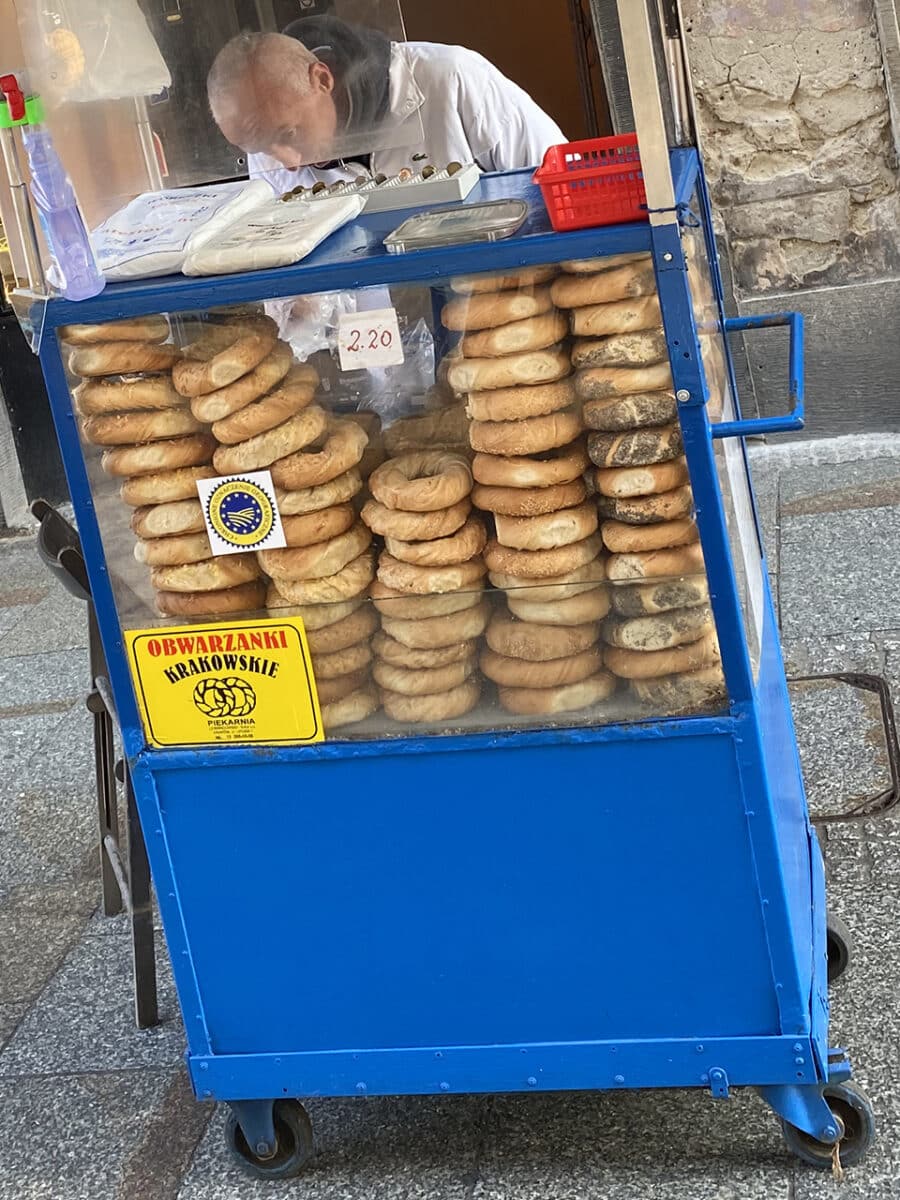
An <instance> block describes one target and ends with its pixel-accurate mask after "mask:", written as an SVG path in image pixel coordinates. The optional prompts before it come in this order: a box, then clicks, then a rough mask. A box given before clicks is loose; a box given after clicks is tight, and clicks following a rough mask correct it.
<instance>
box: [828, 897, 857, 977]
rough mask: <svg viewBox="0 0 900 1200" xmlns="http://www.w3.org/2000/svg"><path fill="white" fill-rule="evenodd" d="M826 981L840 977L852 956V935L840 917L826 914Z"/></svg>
mask: <svg viewBox="0 0 900 1200" xmlns="http://www.w3.org/2000/svg"><path fill="white" fill-rule="evenodd" d="M827 920H828V930H827V935H826V936H827V939H828V940H827V943H826V944H827V947H828V982H829V983H834V981H835V980H836V979H840V977H841V976H842V975H843V973H844V972H845V971H846V970H847V968H848V967H849V966H850V959H851V958H852V957H853V935H852V934H851V932H850V930H849V929H848V928H847V926H846V924H845V923H844V922H843V921H842V920H841V918H840V917H836V916H835V915H834V913H829V914H828V918H827Z"/></svg>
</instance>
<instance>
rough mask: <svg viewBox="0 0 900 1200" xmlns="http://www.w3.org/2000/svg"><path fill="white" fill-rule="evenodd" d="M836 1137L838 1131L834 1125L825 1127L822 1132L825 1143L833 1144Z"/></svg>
mask: <svg viewBox="0 0 900 1200" xmlns="http://www.w3.org/2000/svg"><path fill="white" fill-rule="evenodd" d="M837 1135H838V1131H837V1129H836V1128H835V1126H834V1125H826V1126H825V1128H824V1129H823V1130H822V1136H823V1138H824V1139H825V1140H826V1141H827V1142H833V1141H834V1139H835V1138H836V1137H837Z"/></svg>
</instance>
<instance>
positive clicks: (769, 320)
mask: <svg viewBox="0 0 900 1200" xmlns="http://www.w3.org/2000/svg"><path fill="white" fill-rule="evenodd" d="M619 7H620V17H621V32H622V39H623V44H624V47H625V53H626V61H627V65H628V70H629V77H630V79H631V87H632V96H633V105H634V112H635V123H636V126H637V136H638V142H639V146H640V152H641V163H640V172H642V179H643V184H644V186H645V189H646V196H647V200H646V210H647V211H646V212H644V213H643V214H642V219H640V220H636V221H631V222H628V223H620V224H614V225H605V226H603V227H594V228H576V229H573V230H572V231H570V232H558V231H556V230H554V229H552V228H551V225H550V222H549V218H548V214H547V209H546V207H545V203H544V200H543V198H542V195H541V193H540V191H539V190H538V187H537V186H536V185H535V183H534V182H533V180H532V173H531V172H530V171H529V172H513V173H510V174H502V175H487V176H483V177H482V178H481V180H480V182H479V184H478V186H477V187H476V188H475V190H474V191H472V192H471V193H470V194H469V195H468V197H467V198H466V199H465V201H463V204H464V205H472V204H475V203H479V202H484V201H492V200H497V199H516V200H522V201H524V203H525V205H526V206H527V212H528V216H527V219H526V221H525V223H524V225H523V226H522V227H521V228H520V229H519V231H518V232H517V233H516V234H515V235H514V236H512V237H510V238H508V239H505V240H500V241H497V242H493V243H490V244H488V243H484V242H481V243H476V244H462V245H448V246H443V247H438V248H431V249H422V250H413V251H410V252H407V253H401V254H389V253H388V252H387V251H386V249H385V246H384V239H385V237H386V236H387V235H388V234H389V233H390V232H391V231H392V230H393V229H394V228H395V227H396V226H397V225H398V224H399V221H400V219H401V217H399V216H398V214H397V213H396V212H386V213H377V214H370V215H363V216H361V217H360V218H358V219H357V220H355V221H353V222H351V223H349V224H346V225H345V226H344V227H343V228H342V229H340V230H339V231H338V232H336V233H334V234H333V235H332V236H331V237H330V238H328V239H327V240H326V241H325V242H324V243H323V244H322V245H321V246H320V247H319V248H318V249H317V250H316V251H315V252H314V253H313V254H311V255H310V256H309V257H307V258H305V259H303V260H302V261H301V262H299V263H298V264H296V265H294V266H288V267H282V268H279V269H274V270H260V271H250V272H245V273H243V274H238V275H226V276H213V277H201V278H186V277H183V276H167V277H164V278H161V279H149V280H138V281H135V282H130V283H127V282H126V283H117V284H112V285H110V286H108V287H107V288H106V289H105V291H103V292H102V294H100V295H99V296H97V297H96V298H94V299H91V300H87V301H83V302H80V303H77V304H73V303H70V302H67V301H64V300H62V299H58V298H56V299H51V300H50V301H49V303H48V304H47V305H46V315H45V319H44V328H43V337H42V339H41V342H40V358H41V363H42V366H43V370H44V375H45V378H46V382H47V386H48V390H49V394H50V398H51V404H52V408H53V416H54V420H55V423H56V428H57V432H58V437H59V443H60V446H61V449H62V453H63V457H64V461H65V466H66V472H67V476H68V480H69V485H70V488H71V494H72V499H73V503H74V507H75V512H76V516H77V521H78V526H79V530H80V535H81V542H82V545H83V549H84V553H85V558H86V561H87V566H88V574H89V579H90V587H91V592H92V595H93V599H94V604H95V606H96V611H97V616H98V621H99V628H100V632H101V635H102V641H103V646H104V650H105V655H106V661H107V663H108V674H109V683H110V687H111V693H112V697H113V699H114V703H115V708H116V712H117V718H118V723H119V726H120V728H121V734H122V740H123V745H124V751H125V755H126V758H127V765H128V770H129V772H130V776H131V779H132V781H133V786H134V790H135V794H136V798H137V805H138V811H139V815H140V822H141V826H142V829H143V833H144V837H145V840H146V844H147V848H148V854H149V859H150V864H151V868H152V875H153V881H154V885H155V890H156V895H157V898H158V904H159V910H160V913H161V916H162V922H163V927H164V931H165V937H166V942H167V945H168V949H169V953H170V956H171V960H172V966H173V972H174V977H175V981H176V984H177V989H178V996H179V1000H180V1004H181V1010H182V1015H183V1018H184V1025H185V1030H186V1037H187V1047H188V1049H187V1064H188V1068H189V1071H190V1077H191V1080H192V1083H193V1087H194V1089H195V1092H196V1095H197V1096H198V1098H200V1099H203V1100H209V1099H214V1100H217V1101H221V1102H224V1103H226V1104H228V1105H229V1106H230V1109H231V1116H230V1119H229V1122H228V1127H227V1138H228V1142H229V1147H230V1149H231V1151H232V1152H233V1153H234V1154H236V1155H237V1156H238V1157H239V1158H240V1159H241V1160H242V1161H243V1162H244V1163H245V1165H247V1166H248V1167H249V1168H250V1169H251V1170H253V1171H254V1172H256V1173H257V1174H259V1175H262V1176H264V1177H268V1178H275V1177H286V1176H288V1175H290V1174H293V1173H295V1172H296V1171H298V1170H299V1169H301V1168H302V1166H303V1165H304V1164H305V1163H306V1162H307V1161H308V1159H309V1157H310V1155H311V1154H312V1150H313V1134H312V1130H311V1128H310V1123H309V1120H308V1117H307V1116H306V1113H305V1110H304V1108H303V1105H302V1101H303V1099H304V1097H312V1096H315V1097H323V1096H324V1097H331V1096H333V1097H337V1096H361V1097H362V1096H375V1095H397V1094H405V1095H409V1094H421V1095H429V1094H459V1093H475V1092H482V1093H486V1092H541V1091H553V1090H570V1089H571V1090H593V1089H607V1090H622V1089H630V1088H663V1087H665V1088H672V1087H676V1088H695V1089H701V1090H704V1091H706V1092H708V1093H709V1094H710V1095H711V1096H712V1097H716V1098H722V1099H724V1098H727V1097H728V1095H729V1093H730V1092H731V1090H732V1089H734V1088H740V1087H748V1086H749V1087H754V1088H756V1089H757V1090H758V1091H759V1092H760V1094H761V1095H762V1096H763V1098H764V1099H765V1100H766V1102H767V1103H768V1104H769V1105H770V1106H771V1108H772V1109H773V1110H774V1112H775V1113H776V1114H777V1116H778V1117H779V1118H780V1119H781V1121H782V1125H783V1130H784V1134H785V1137H786V1138H787V1141H788V1144H789V1145H790V1147H791V1148H792V1149H793V1150H794V1151H795V1152H797V1153H798V1154H799V1155H800V1156H801V1157H802V1158H804V1159H805V1160H806V1161H808V1162H811V1163H813V1164H817V1165H821V1166H825V1167H830V1166H831V1164H832V1161H833V1159H834V1157H835V1155H836V1154H837V1153H838V1152H839V1154H840V1157H841V1159H842V1160H843V1162H844V1163H845V1164H848V1163H852V1162H855V1161H858V1160H859V1159H860V1158H861V1157H862V1155H863V1154H864V1152H865V1149H866V1147H867V1145H868V1143H869V1141H870V1139H871V1137H872V1131H873V1121H872V1111H871V1106H870V1104H869V1102H868V1101H867V1100H866V1098H865V1097H864V1096H863V1094H862V1093H861V1092H860V1091H859V1090H858V1089H857V1088H856V1087H855V1086H854V1085H853V1084H852V1083H851V1082H850V1064H849V1061H848V1057H847V1055H846V1054H845V1052H844V1051H842V1050H835V1049H833V1048H832V1046H831V1044H830V1042H829V1036H828V992H827V988H828V949H829V945H828V935H827V917H826V896H825V881H824V873H823V864H822V856H821V852H820V849H819V845H818V842H817V840H816V835H815V832H814V830H813V828H812V825H811V823H810V819H809V814H808V811H807V805H806V800H805V797H804V790H803V781H802V777H801V771H800V764H799V760H798V754H797V746H796V741H795V737H794V731H793V726H792V719H791V710H790V705H789V700H788V693H787V687H786V681H785V673H784V666H783V661H782V654H781V648H780V645H779V636H778V629H777V625H776V619H775V615H774V610H773V604H772V597H771V594H770V590H769V584H768V577H767V572H766V564H765V556H764V550H763V546H762V542H761V539H760V533H759V526H758V522H757V518H756V514H755V508H754V502H753V496H752V491H751V484H750V479H749V471H748V463H747V457H746V453H745V447H744V439H745V438H747V437H748V436H751V435H756V434H761V433H778V432H780V431H787V430H792V429H797V428H800V426H801V425H802V421H803V337H802V334H803V329H802V319H801V318H800V317H799V316H798V315H797V314H792V313H786V314H775V315H773V316H770V317H765V318H754V319H753V320H746V319H726V317H725V315H724V309H723V300H722V289H721V281H720V276H719V271H718V267H717V258H716V251H715V242H714V238H713V231H712V217H711V210H710V202H709V195H708V192H707V189H706V185H705V181H704V176H703V168H702V162H701V158H700V155H699V152H698V150H697V148H696V146H694V145H692V144H690V138H689V137H688V138H681V139H680V140H681V141H682V142H683V143H684V144H679V145H673V144H672V140H673V139H672V137H671V135H670V134H669V135H667V133H666V125H665V121H664V119H663V104H662V103H661V93H660V87H659V84H658V76H657V71H656V66H655V55H654V44H653V38H652V29H651V22H650V19H649V15H648V7H647V6H645V5H644V4H643V3H641V4H634V3H631V2H630V0H626V2H625V3H622V4H620V6H619ZM649 7H650V9H652V8H654V7H655V6H652V5H651V6H649ZM632 170H633V173H634V174H635V175H637V173H638V167H637V166H636V165H634V166H633V168H632ZM406 215H408V214H405V213H404V214H403V216H406ZM640 253H649V254H650V255H651V256H652V261H653V265H654V268H655V275H656V285H657V290H658V295H659V300H660V305H661V311H662V320H663V324H664V329H665V339H666V344H667V347H668V354H669V361H670V365H671V375H672V380H673V385H674V386H673V391H674V394H675V396H676V398H677V407H678V419H679V421H680V428H681V433H682V437H683V446H684V455H685V456H686V460H687V464H688V468H689V473H690V484H691V488H692V490H693V501H694V514H695V520H696V524H697V528H698V529H699V536H700V545H701V546H702V554H703V559H704V562H705V566H706V575H707V579H708V587H709V596H710V604H711V608H712V612H713V615H714V620H715V628H716V632H717V635H718V642H719V646H720V652H721V665H722V673H723V677H724V692H723V694H722V696H721V697H720V698H719V700H718V701H714V702H712V703H710V704H707V705H706V706H705V707H704V706H701V707H700V709H699V710H698V711H693V712H687V713H677V714H673V713H665V712H661V713H648V712H647V711H646V710H639V709H636V708H634V707H631V708H629V707H628V705H627V704H626V703H624V702H623V703H622V704H618V703H617V702H616V701H611V702H609V703H608V704H606V705H605V706H601V707H600V708H599V709H598V710H597V711H596V712H593V713H580V714H577V715H575V716H573V717H572V718H571V719H567V717H566V716H565V715H563V716H558V717H554V718H553V719H552V720H549V719H545V720H532V721H521V720H514V719H510V718H509V717H508V716H506V715H505V714H504V713H503V712H502V711H501V710H499V709H498V708H497V706H496V704H495V703H493V702H492V701H490V699H488V700H486V701H485V702H484V704H485V706H486V707H485V708H484V709H483V711H482V714H481V716H480V717H479V718H478V719H477V720H475V719H471V720H469V721H457V722H454V721H448V722H445V723H444V724H443V725H440V726H425V727H422V728H418V727H417V726H416V725H415V724H410V725H408V726H405V727H397V726H394V727H390V726H389V725H388V724H386V723H383V722H382V723H380V724H379V723H377V722H376V723H375V724H370V725H367V726H365V727H364V728H362V731H360V730H359V729H354V728H353V727H349V728H348V729H347V730H344V729H336V730H335V731H334V732H333V734H332V733H329V731H328V729H327V728H326V729H325V731H324V736H322V731H321V729H318V730H317V731H313V732H312V733H309V732H308V733H307V734H305V735H303V736H300V735H298V734H294V735H291V734H290V733H289V734H288V735H286V736H284V737H274V736H273V737H271V738H269V739H266V738H262V739H260V740H255V741H252V742H249V743H246V744H242V743H241V741H240V740H235V739H233V738H228V737H224V736H219V737H217V738H216V739H214V740H210V742H209V744H205V745H204V744H191V745H177V744H176V745H173V744H171V743H167V742H166V739H160V738H158V737H156V736H154V732H153V728H152V722H151V724H148V710H147V704H148V701H147V698H146V697H143V696H142V694H141V687H142V683H141V679H140V676H139V674H136V673H135V670H134V663H135V660H134V643H135V640H136V638H138V637H144V638H145V640H146V639H147V638H148V637H149V638H150V640H151V642H152V640H153V637H152V634H153V631H154V630H156V632H157V635H158V636H157V638H156V641H157V644H160V639H161V638H163V637H165V635H166V631H167V629H168V628H169V627H170V626H173V625H176V626H181V625H182V624H183V622H182V621H173V620H172V618H171V617H170V618H162V619H161V618H160V617H159V615H158V614H157V613H155V612H153V611H152V609H151V607H150V602H149V601H148V600H147V599H146V596H147V593H146V590H144V591H142V587H143V584H142V583H135V582H134V580H135V579H136V575H135V568H134V564H133V563H131V561H130V549H131V547H130V542H128V536H127V526H126V525H123V524H122V522H121V521H120V520H119V518H118V517H116V516H114V515H113V514H114V510H115V505H116V503H118V501H117V498H116V496H115V495H114V494H113V493H111V492H110V491H109V487H108V486H107V485H108V481H105V480H104V477H103V474H102V471H101V468H100V466H99V463H98V455H97V453H96V451H95V450H94V448H93V447H91V446H88V445H87V444H86V443H85V441H84V440H83V438H82V437H81V435H80V430H79V417H78V414H77V410H76V407H75V405H74V404H73V400H72V377H71V374H70V373H69V371H68V368H67V365H66V362H65V360H64V347H63V345H62V342H61V340H60V338H59V337H58V336H57V334H58V331H59V330H60V329H61V328H62V327H65V326H69V325H71V324H75V323H77V324H79V325H84V324H92V323H93V324H98V325H101V324H104V323H108V322H113V321H119V320H124V319H134V318H138V317H141V316H144V315H148V314H160V313H161V314H166V315H167V316H168V317H169V318H170V320H171V322H172V325H173V328H177V327H178V324H179V323H180V322H189V321H194V320H197V321H200V322H202V321H203V320H204V319H205V318H206V316H207V314H209V313H211V312H212V313H216V312H218V311H220V310H224V309H229V310H231V311H234V310H235V309H236V308H237V307H238V306H240V309H241V311H244V309H245V307H246V306H258V305H260V304H262V303H263V302H273V301H278V300H279V299H281V298H286V297H297V296H312V295H319V294H326V293H327V294H333V293H340V292H361V291H364V290H365V289H368V288H382V289H384V288H390V289H392V294H393V292H394V291H396V290H397V289H412V290H415V291H416V292H417V293H421V295H422V296H428V295H432V294H434V293H436V292H437V293H440V292H441V291H442V289H445V288H447V286H448V285H449V282H450V281H451V280H453V279H456V278H458V277H460V276H475V275H479V274H482V273H486V272H490V273H506V274H513V273H515V272H520V271H522V270H526V269H528V268H531V267H533V266H538V265H540V266H546V265H548V264H549V265H553V264H559V263H564V262H584V261H590V260H602V259H607V258H610V257H612V256H622V255H637V254H640ZM600 266H601V267H602V263H601V264H600ZM432 307H433V310H434V311H437V312H439V311H440V302H439V303H438V304H436V305H434V306H432ZM771 326H786V327H787V330H788V332H789V335H790V354H789V358H790V362H789V373H788V384H787V389H786V390H787V393H788V399H787V407H788V409H789V413H788V415H787V416H785V417H778V418H771V419H765V420H763V419H753V418H745V417H742V415H741V413H740V409H739V407H738V402H737V399H736V390H735V386H734V376H733V371H732V369H731V365H730V364H731V358H730V354H729V350H728V335H729V334H730V333H732V332H742V333H746V334H747V336H752V330H754V329H755V328H756V327H771ZM438 332H439V331H438V330H437V329H436V328H435V330H434V333H435V340H436V341H437V339H438ZM702 337H705V338H706V339H707V341H708V342H709V343H710V344H714V346H716V347H717V348H718V354H719V361H720V362H721V363H722V364H723V366H724V372H723V375H722V376H721V377H720V378H719V380H718V383H716V382H715V372H714V370H712V369H710V366H709V358H708V356H706V355H704V354H703V353H702V352H701V338H702ZM714 394H715V400H716V402H715V404H713V403H711V397H713V395H714ZM115 511H117V510H115ZM123 531H124V532H123ZM123 544H124V545H125V550H124V551H123V550H122V546H123ZM258 619H259V620H266V619H270V618H267V617H266V616H265V614H263V617H262V618H258ZM232 626H233V628H234V629H237V630H239V629H240V627H241V623H240V622H238V621H235V622H233V623H232ZM205 627H207V628H211V626H209V625H208V623H207V625H206V626H205V625H204V623H203V622H202V621H200V622H195V623H194V628H195V629H199V630H201V631H202V630H203V628H205ZM215 627H216V629H222V628H224V627H225V626H224V625H223V619H222V618H221V617H220V618H219V619H218V621H217V623H216V624H215ZM148 631H149V632H148ZM174 636H175V635H173V637H174ZM301 641H302V639H301ZM307 649H308V648H307V646H306V643H305V641H303V644H302V645H299V644H298V647H297V651H296V656H297V661H301V660H303V661H305V658H304V655H306V653H307ZM156 711H159V709H158V708H157V710H156ZM310 711H311V714H312V717H313V720H314V723H315V718H316V714H317V713H319V716H320V715H321V714H320V712H319V710H318V709H316V707H315V705H313V706H312V709H311V710H310ZM304 742H305V743H306V744H303V743H304ZM839 949H840V947H839V946H838V947H837V950H839ZM838 1148H839V1150H838Z"/></svg>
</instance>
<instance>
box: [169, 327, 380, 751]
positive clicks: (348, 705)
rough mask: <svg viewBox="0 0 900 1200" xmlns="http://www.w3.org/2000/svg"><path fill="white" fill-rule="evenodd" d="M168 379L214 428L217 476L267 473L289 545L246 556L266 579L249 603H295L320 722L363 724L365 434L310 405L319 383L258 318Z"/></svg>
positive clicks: (208, 344)
mask: <svg viewBox="0 0 900 1200" xmlns="http://www.w3.org/2000/svg"><path fill="white" fill-rule="evenodd" d="M239 367H240V371H241V373H240V374H239V375H237V376H235V372H236V371H237V370H238V368H239ZM227 379H230V380H231V382H225V380H227ZM174 382H175V386H176V388H177V389H178V390H179V391H180V392H181V393H182V394H184V395H188V396H190V397H191V406H192V409H193V413H194V415H195V416H196V417H197V418H198V419H200V420H202V421H207V422H210V423H212V433H213V436H214V438H215V440H216V443H217V449H216V451H215V453H214V455H213V466H214V468H215V473H216V474H217V475H233V474H237V475H241V474H244V473H249V472H252V471H261V470H270V471H271V473H272V478H273V480H274V482H275V484H276V485H277V488H278V492H277V500H278V506H279V510H280V512H281V517H282V525H283V527H284V533H285V539H286V541H287V548H286V549H279V550H260V551H259V553H258V555H256V556H254V557H253V558H252V559H251V561H252V563H253V568H254V570H255V571H256V572H257V574H259V567H260V566H261V567H262V569H263V570H264V571H265V573H266V574H267V575H268V576H269V577H270V578H271V580H272V581H273V582H272V584H271V586H270V588H269V594H268V597H267V598H265V596H264V597H263V598H261V600H260V603H259V605H258V606H259V607H261V606H262V603H263V599H265V602H266V603H267V604H268V606H269V607H270V608H277V607H287V606H294V605H296V606H301V613H302V616H303V618H304V621H305V624H306V629H307V631H308V634H309V645H310V651H311V652H312V656H313V667H314V670H315V673H316V679H317V682H318V685H319V698H320V700H321V703H322V718H323V722H324V723H325V725H326V727H328V728H334V727H336V726H339V725H343V724H348V723H349V722H351V721H358V720H362V719H363V718H364V717H366V716H368V715H369V714H370V713H372V712H373V711H374V710H375V708H376V707H377V703H376V698H375V695H374V693H373V691H372V689H371V687H370V686H369V684H370V672H369V663H370V660H371V652H370V650H369V647H368V643H369V640H370V638H371V635H372V633H373V631H374V627H375V624H376V621H375V618H374V615H373V614H372V613H371V612H370V611H369V609H368V608H367V607H365V606H364V600H365V592H366V589H367V587H368V585H369V583H370V582H371V580H372V576H373V566H372V554H371V551H370V549H369V547H370V544H371V540H372V539H371V535H370V534H369V531H368V530H367V529H366V527H365V526H364V525H363V524H362V523H361V522H360V521H359V520H358V518H357V514H356V510H355V508H354V507H353V504H352V503H351V501H352V500H353V498H354V496H355V495H356V494H357V493H358V492H359V491H360V489H361V487H362V479H361V477H360V473H359V470H358V466H359V463H360V460H361V459H362V456H363V453H364V451H365V448H366V445H367V442H368V435H367V433H366V432H365V430H364V429H363V428H362V426H361V425H360V423H359V422H355V421H351V420H337V419H334V418H332V417H330V416H329V415H328V414H327V413H326V412H325V410H324V409H323V408H321V407H320V406H319V405H317V404H315V403H314V402H313V401H314V398H315V392H316V386H317V384H318V376H317V375H316V373H315V372H314V371H313V370H311V369H310V368H309V367H306V366H303V365H300V364H296V363H294V361H293V355H292V352H291V349H290V347H289V346H288V345H286V344H285V343H284V342H281V341H279V339H278V338H277V337H276V335H275V327H274V323H273V322H271V321H269V320H268V318H265V317H252V318H249V319H247V320H245V321H243V322H241V323H240V325H228V326H212V327H209V328H208V329H206V331H205V332H204V334H203V336H202V337H201V338H200V340H199V341H198V342H196V343H195V344H194V345H193V346H190V347H188V349H187V350H186V351H185V358H184V360H183V361H182V362H181V363H180V364H179V365H178V366H177V368H176V369H175V372H174ZM257 559H258V562H257ZM217 561H220V562H225V563H228V562H229V561H230V556H229V557H228V558H224V559H219V560H217ZM207 611H213V610H212V609H208V610H207Z"/></svg>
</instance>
